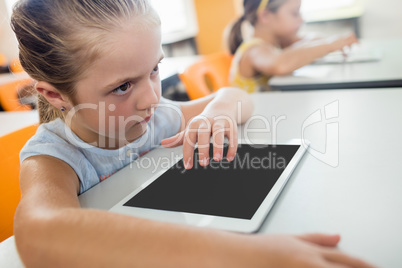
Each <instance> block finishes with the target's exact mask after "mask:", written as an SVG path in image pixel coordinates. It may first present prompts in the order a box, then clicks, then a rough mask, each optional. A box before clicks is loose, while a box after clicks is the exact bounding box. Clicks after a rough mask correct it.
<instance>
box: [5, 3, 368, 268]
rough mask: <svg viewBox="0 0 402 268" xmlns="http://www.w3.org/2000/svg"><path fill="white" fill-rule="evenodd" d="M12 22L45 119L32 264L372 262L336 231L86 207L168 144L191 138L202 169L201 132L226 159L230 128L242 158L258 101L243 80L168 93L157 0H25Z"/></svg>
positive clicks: (29, 157) (34, 148)
mask: <svg viewBox="0 0 402 268" xmlns="http://www.w3.org/2000/svg"><path fill="white" fill-rule="evenodd" d="M12 25H13V29H14V31H15V33H16V35H17V38H18V41H19V47H20V59H21V63H22V65H23V66H24V69H25V70H26V71H27V72H28V73H29V74H30V75H31V76H32V77H33V78H34V79H35V80H36V81H37V83H36V90H37V91H38V92H39V93H40V95H39V96H40V102H39V111H40V117H41V123H42V124H41V125H40V127H39V129H38V132H37V133H36V134H35V136H34V137H33V138H32V139H31V140H30V141H29V142H28V143H27V144H26V146H25V147H24V148H23V150H22V151H21V161H22V165H21V175H20V185H21V192H22V199H21V202H20V204H19V207H18V209H17V211H16V215H15V225H14V234H15V240H16V243H17V248H18V251H19V253H20V256H21V258H22V260H23V262H24V263H25V264H26V265H27V266H28V267H269V266H270V267H280V266H282V267H291V266H298V265H301V266H304V267H313V266H314V267H324V266H327V267H340V266H342V267H370V266H369V265H367V264H365V263H364V262H362V261H360V260H357V259H355V258H352V257H349V256H347V255H344V254H342V253H340V252H339V251H337V250H336V249H333V248H332V247H334V246H335V245H336V244H337V243H338V241H339V236H337V235H332V236H331V235H320V234H312V235H302V236H279V235H278V236H276V235H275V236H274V235H271V236H266V235H242V234H235V233H229V232H222V231H215V230H208V229H202V228H195V227H184V226H178V225H174V224H166V223H160V222H155V221H150V220H145V219H139V218H134V217H129V216H125V215H118V214H114V213H110V212H107V211H99V210H93V209H81V208H80V204H79V202H78V198H77V195H79V194H80V193H82V192H84V191H86V190H87V189H89V188H90V187H92V186H93V185H94V184H96V183H99V181H100V180H103V179H105V178H107V177H108V176H109V175H110V174H112V173H114V172H116V171H117V170H119V169H120V168H122V167H123V166H125V165H127V164H128V163H129V161H132V160H133V159H132V157H131V156H132V155H140V154H142V153H144V152H146V151H147V150H149V149H152V147H154V146H156V145H157V144H160V143H161V142H162V144H163V145H165V146H167V147H172V146H177V145H180V144H183V155H184V160H185V163H186V168H191V167H192V165H193V160H192V157H193V150H194V144H195V143H196V142H198V145H199V147H200V153H204V154H205V155H204V157H200V164H201V165H206V164H208V157H207V155H208V154H207V152H208V145H209V141H210V137H211V136H212V137H213V141H214V142H213V143H214V148H213V149H214V158H215V159H216V160H220V159H221V158H222V157H223V156H222V144H223V140H224V136H226V137H227V138H228V139H229V147H230V149H229V151H228V154H227V156H226V157H227V158H228V159H232V158H233V157H234V155H235V152H236V148H237V137H236V133H235V131H236V123H242V122H244V121H245V120H247V119H248V118H249V117H250V115H251V113H252V103H251V101H250V99H249V97H248V94H246V93H245V92H243V91H241V90H237V89H234V88H226V89H222V90H220V91H218V92H217V93H216V94H215V95H211V96H208V97H206V98H203V99H199V100H197V101H194V102H189V103H175V102H171V101H168V100H165V99H163V98H161V96H160V95H161V92H160V79H159V76H158V63H159V62H160V60H161V59H162V58H163V53H162V50H161V33H160V21H159V18H158V16H157V15H156V13H155V12H154V10H153V9H152V8H151V7H150V6H149V3H148V2H147V1H146V0H102V1H95V0H20V1H18V2H17V5H16V7H15V8H14V13H13V16H12ZM238 102H241V104H242V115H241V116H240V118H239V120H238V122H237V121H236V120H235V118H236V117H237V116H236V113H237V111H236V107H237V103H238ZM222 115H223V116H222ZM215 118H229V119H230V120H228V119H225V120H222V119H216V120H215ZM176 133H177V134H176ZM175 134H176V135H175ZM172 135H174V136H173V137H170V138H169V136H172ZM166 138H167V139H166ZM128 155H130V157H128ZM299 267H300V266H299Z"/></svg>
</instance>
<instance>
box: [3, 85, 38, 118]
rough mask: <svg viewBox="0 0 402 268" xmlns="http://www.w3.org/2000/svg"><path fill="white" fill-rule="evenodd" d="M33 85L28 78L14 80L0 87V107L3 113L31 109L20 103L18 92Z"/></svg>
mask: <svg viewBox="0 0 402 268" xmlns="http://www.w3.org/2000/svg"><path fill="white" fill-rule="evenodd" d="M32 83H33V80H32V79H30V78H27V79H22V80H16V81H12V82H8V83H6V84H3V85H0V105H1V107H2V108H3V109H4V111H29V110H32V107H31V106H29V105H23V104H21V102H20V99H19V95H18V92H19V90H20V89H22V88H23V87H25V86H29V85H30V84H32Z"/></svg>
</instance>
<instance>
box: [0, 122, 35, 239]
mask: <svg viewBox="0 0 402 268" xmlns="http://www.w3.org/2000/svg"><path fill="white" fill-rule="evenodd" d="M37 128H38V125H37V124H35V125H31V126H28V127H25V128H23V129H20V130H17V131H14V132H12V133H10V134H7V135H5V136H2V137H0V171H1V173H0V218H1V220H0V242H1V241H3V240H5V239H7V238H8V237H10V236H12V235H13V222H14V213H15V210H16V208H17V206H18V203H19V201H20V199H21V192H20V186H19V172H20V159H19V153H20V151H21V149H22V147H23V146H24V145H25V143H26V142H27V141H28V140H29V139H30V138H31V137H32V136H33V135H34V134H35V132H36V130H37Z"/></svg>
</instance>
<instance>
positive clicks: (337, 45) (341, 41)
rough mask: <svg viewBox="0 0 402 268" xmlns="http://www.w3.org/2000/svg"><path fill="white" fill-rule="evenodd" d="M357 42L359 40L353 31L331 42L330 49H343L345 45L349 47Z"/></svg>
mask: <svg viewBox="0 0 402 268" xmlns="http://www.w3.org/2000/svg"><path fill="white" fill-rule="evenodd" d="M358 42H359V40H358V39H357V37H356V35H355V34H353V33H352V34H349V35H347V36H344V37H340V38H338V39H337V40H335V41H333V42H332V51H337V50H343V49H344V48H345V47H351V46H352V45H353V44H357V43H358Z"/></svg>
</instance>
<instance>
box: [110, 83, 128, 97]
mask: <svg viewBox="0 0 402 268" xmlns="http://www.w3.org/2000/svg"><path fill="white" fill-rule="evenodd" d="M129 88H130V83H129V82H126V83H124V84H122V85H120V86H118V87H117V88H115V89H113V91H112V93H113V94H116V95H124V94H126V93H127V90H128V89H129Z"/></svg>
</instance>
